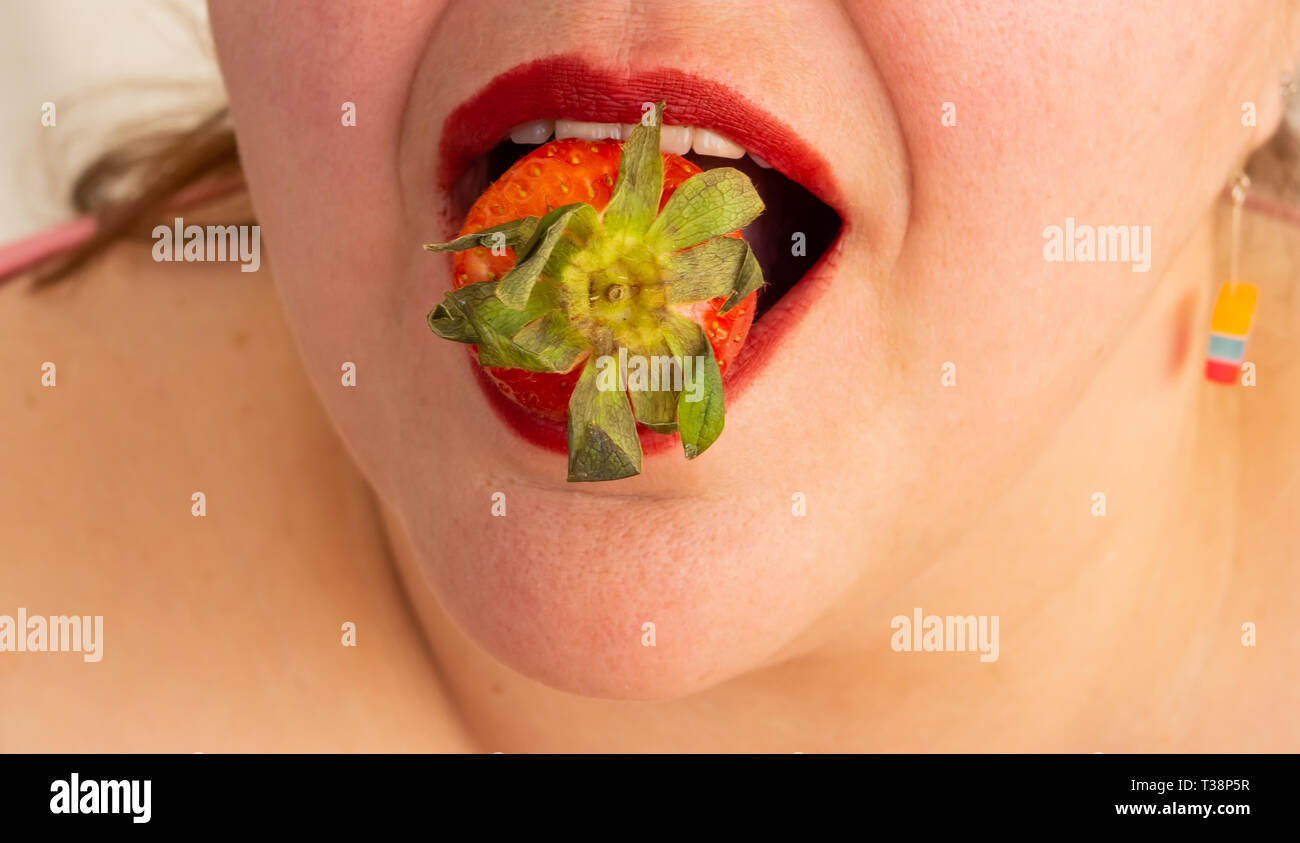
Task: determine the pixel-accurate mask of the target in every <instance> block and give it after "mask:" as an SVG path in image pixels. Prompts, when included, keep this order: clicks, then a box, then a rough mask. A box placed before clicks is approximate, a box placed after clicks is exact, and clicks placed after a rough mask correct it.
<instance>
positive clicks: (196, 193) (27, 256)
mask: <svg viewBox="0 0 1300 843" xmlns="http://www.w3.org/2000/svg"><path fill="white" fill-rule="evenodd" d="M243 185H244V178H243V176H242V175H236V176H232V177H229V178H223V179H217V180H215V181H210V182H203V183H200V184H196V185H191V186H190V187H188V188H186V189H185V190H182V191H181V192H180V193H178V194H177V195H176V198H175V199H174V200H173V201H172V202H171V203H169V204H168V206H167V207H168V208H169V209H173V210H180V209H182V208H185V207H188V206H191V205H197V204H201V203H203V202H207V201H209V200H212V199H217V198H220V197H222V196H225V195H226V194H228V193H233V192H234V191H236V190H238V189H240V188H242V187H243ZM98 227H99V223H98V221H97V220H96V219H95V218H94V217H93V216H84V217H78V218H77V219H74V220H72V221H70V222H65V223H61V224H59V225H56V226H54V227H53V228H47V229H45V230H44V231H39V232H37V233H36V234H33V235H30V236H28V237H24V238H23V239H22V240H19V241H18V242H16V243H10V244H9V245H8V246H3V247H0V284H3V283H4V282H6V281H9V280H11V279H13V278H15V277H17V276H18V275H19V274H20V273H22V272H23V271H25V270H28V269H31V268H32V267H33V266H36V265H37V264H39V263H40V262H41V261H43V260H46V259H48V258H52V257H54V256H55V255H58V254H62V253H63V252H66V251H68V250H69V249H75V248H76V247H77V246H79V245H81V244H82V243H84V242H86V241H87V240H89V239H90V238H91V237H92V236H93V235H94V234H95V230H96V229H97V228H98Z"/></svg>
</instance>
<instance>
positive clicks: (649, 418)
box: [627, 337, 681, 433]
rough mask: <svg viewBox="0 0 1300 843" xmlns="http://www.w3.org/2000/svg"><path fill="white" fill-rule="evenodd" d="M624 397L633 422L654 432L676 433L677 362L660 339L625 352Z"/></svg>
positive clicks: (678, 364) (664, 342)
mask: <svg viewBox="0 0 1300 843" xmlns="http://www.w3.org/2000/svg"><path fill="white" fill-rule="evenodd" d="M627 356H628V377H627V394H628V397H629V398H631V399H632V412H633V414H634V415H635V416H636V420H637V421H639V422H640V423H641V424H643V425H645V426H646V427H648V428H650V429H651V430H653V431H654V432H655V433H675V432H676V431H677V393H678V389H677V388H676V387H677V386H678V385H679V384H680V383H681V379H680V378H681V376H680V374H678V373H680V371H681V369H680V366H681V361H680V360H676V361H674V359H673V352H672V349H671V348H669V347H668V343H667V342H666V341H664V339H663V338H662V337H659V338H656V339H654V340H651V341H650V342H647V343H644V344H642V345H639V346H638V347H636V348H631V349H628V355H627Z"/></svg>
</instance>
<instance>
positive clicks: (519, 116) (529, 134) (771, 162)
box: [439, 56, 842, 454]
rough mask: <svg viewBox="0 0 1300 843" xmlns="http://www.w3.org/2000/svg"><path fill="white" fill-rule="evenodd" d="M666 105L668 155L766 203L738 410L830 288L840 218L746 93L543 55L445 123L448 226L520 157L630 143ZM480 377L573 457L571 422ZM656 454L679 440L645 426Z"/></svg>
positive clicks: (784, 131) (817, 174)
mask: <svg viewBox="0 0 1300 843" xmlns="http://www.w3.org/2000/svg"><path fill="white" fill-rule="evenodd" d="M661 99H663V100H667V101H668V103H669V105H668V109H667V110H666V111H665V113H664V117H663V136H662V138H661V144H660V148H661V150H663V151H665V152H672V153H676V154H679V155H683V157H685V158H686V159H687V160H688V161H691V162H692V163H694V164H695V165H697V166H699V167H700V168H701V169H704V170H709V169H712V168H715V167H731V168H735V169H738V170H740V171H741V172H743V173H744V174H745V175H746V176H747V177H748V178H749V179H750V180H751V181H752V182H753V184H754V186H755V188H756V189H757V191H758V194H759V196H760V197H762V199H763V202H764V203H765V205H766V210H765V212H764V213H763V214H762V215H761V216H760V217H759V218H758V219H756V220H755V221H754V222H753V223H751V224H750V225H749V226H747V227H746V228H745V229H744V232H743V234H744V237H745V239H746V241H748V242H749V244H750V246H751V248H752V249H753V251H754V254H755V256H756V257H757V258H758V261H759V264H760V265H761V266H762V269H763V274H764V277H765V279H766V282H767V283H766V285H765V286H764V287H763V288H762V289H760V291H759V293H758V303H757V308H756V315H755V321H754V324H753V327H752V329H751V331H750V334H749V339H748V340H747V342H746V344H745V345H744V347H743V349H742V351H741V353H740V356H739V357H738V358H737V360H736V362H735V364H734V365H733V367H732V368H730V369H729V370H728V371H727V372H726V374H725V377H724V384H725V386H726V395H727V401H728V404H729V405H730V404H732V403H733V402H734V401H735V399H736V398H737V397H738V396H739V394H740V392H741V391H742V390H743V389H744V388H745V386H746V385H747V384H748V383H749V382H751V381H752V379H753V377H754V375H755V374H756V373H757V372H758V371H759V370H761V368H762V366H763V364H764V363H765V362H766V361H767V359H768V358H769V357H770V355H771V353H772V351H773V350H774V348H775V346H776V345H777V343H778V342H779V339H780V337H781V336H782V335H784V334H785V333H787V332H788V331H789V329H790V328H791V327H793V325H794V324H795V323H796V321H797V320H798V318H799V317H800V316H802V314H803V313H804V312H806V311H807V310H808V308H809V307H810V306H811V305H812V303H813V302H814V301H815V299H816V298H817V297H819V294H820V293H821V292H822V291H824V289H825V286H826V282H827V280H828V276H829V269H830V267H829V265H828V264H829V260H830V259H831V258H832V257H833V256H834V255H835V254H836V253H837V251H838V250H837V249H836V248H835V245H836V243H837V240H838V239H839V237H840V234H841V229H842V219H841V217H840V215H839V214H838V213H837V212H836V211H835V209H834V205H835V204H836V202H837V199H838V194H837V192H836V188H835V184H834V182H833V179H832V175H831V170H830V167H829V165H828V164H827V163H826V161H825V159H824V158H822V157H821V156H820V155H819V154H818V153H817V152H816V151H815V150H813V149H812V148H811V147H810V146H809V145H808V144H807V143H806V142H805V141H803V140H802V139H801V138H799V137H798V136H797V135H796V134H795V133H794V132H793V131H792V130H790V129H789V128H788V127H786V126H785V125H784V124H783V123H781V121H779V120H777V119H776V118H774V117H772V116H771V115H769V114H768V113H766V112H764V111H762V110H761V109H759V108H757V107H756V106H753V105H752V104H750V103H749V102H748V101H747V100H745V99H744V98H743V97H741V96H740V95H738V94H737V93H735V92H733V91H731V90H729V89H727V88H726V87H724V86H722V85H720V84H718V83H716V82H712V81H709V80H705V79H702V78H699V77H695V76H692V75H690V74H686V73H684V72H682V71H678V70H673V69H660V70H653V71H649V72H645V73H639V74H636V75H633V76H627V75H618V74H611V73H609V72H606V71H602V70H600V69H598V68H595V67H593V66H591V65H589V64H587V63H586V62H585V61H583V60H582V59H579V58H576V57H572V56H561V57H553V58H547V59H540V60H537V61H534V62H530V63H528V64H524V65H521V66H519V67H516V68H514V69H512V70H510V71H507V72H506V73H503V74H501V75H500V76H498V77H496V78H495V79H494V80H493V81H492V82H490V83H489V84H488V85H487V86H486V87H485V88H484V89H483V90H482V91H480V92H479V93H478V94H476V95H475V96H473V97H472V98H470V99H469V100H468V101H466V102H464V103H462V104H461V105H460V106H459V107H457V108H456V109H455V110H454V111H453V112H452V113H451V114H450V116H449V117H448V118H447V120H446V122H445V124H444V127H443V135H442V144H441V148H440V160H439V179H440V182H441V185H440V186H441V187H442V188H443V189H444V190H445V191H447V192H448V194H449V195H450V197H451V202H450V203H449V206H448V207H449V218H448V219H447V220H446V224H447V226H448V228H449V229H450V230H455V229H456V228H458V227H459V226H460V224H461V221H462V220H463V219H464V218H465V215H466V213H467V212H468V210H469V208H470V207H471V205H472V204H473V203H474V201H475V198H476V197H477V196H479V194H481V193H482V192H483V191H484V190H485V189H486V188H487V187H488V185H490V184H491V183H492V182H493V181H495V180H496V179H497V178H498V177H499V176H501V175H502V174H503V173H504V172H505V171H506V170H507V169H509V168H510V167H511V165H513V164H514V163H515V162H516V161H518V160H519V159H520V158H521V157H522V156H524V155H525V154H527V153H528V152H529V151H530V150H532V149H534V148H536V147H537V146H538V145H539V144H543V143H545V142H547V141H548V140H550V139H552V138H557V137H558V138H564V137H578V138H583V139H589V140H601V139H608V138H614V139H620V140H626V139H627V137H628V135H629V134H630V132H631V129H632V127H633V125H635V124H636V123H637V122H638V121H639V120H640V119H641V116H642V113H643V111H642V109H643V104H644V103H653V102H655V101H657V100H661ZM473 368H474V369H475V371H476V373H477V374H478V377H479V381H480V384H481V385H482V386H483V388H484V391H485V393H486V395H487V396H488V398H489V400H490V402H491V404H492V406H493V408H494V409H495V410H496V411H497V414H498V415H499V416H500V417H501V418H502V420H503V421H505V422H506V423H507V424H508V425H509V426H510V427H511V428H512V429H513V430H514V431H515V432H516V433H518V434H520V435H521V436H523V437H524V438H525V439H527V440H529V441H531V442H532V443H534V444H536V445H540V446H542V447H544V448H546V449H548V450H553V451H557V452H561V453H562V452H564V451H565V449H566V432H565V425H564V423H563V422H554V421H551V420H548V419H544V418H540V417H537V416H536V415H534V414H533V413H530V412H528V411H526V410H524V409H523V408H522V407H519V406H518V405H517V404H515V403H514V402H512V401H510V400H509V399H507V398H506V397H505V396H504V395H502V394H501V393H500V391H499V390H498V389H497V388H496V387H495V386H494V385H493V384H492V383H491V381H489V380H488V378H487V377H486V375H485V374H484V372H483V371H482V369H481V368H480V367H478V366H474V367H473ZM640 437H641V440H642V448H643V450H644V451H645V453H646V454H651V453H657V452H660V451H663V450H665V449H667V448H669V447H671V446H672V445H673V442H674V439H675V437H674V436H673V435H665V434H656V433H653V432H651V431H649V430H645V429H642V430H641V431H640Z"/></svg>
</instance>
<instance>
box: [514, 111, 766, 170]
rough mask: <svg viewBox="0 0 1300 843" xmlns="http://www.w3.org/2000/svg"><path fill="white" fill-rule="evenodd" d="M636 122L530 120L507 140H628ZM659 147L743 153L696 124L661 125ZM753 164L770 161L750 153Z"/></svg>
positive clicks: (717, 153)
mask: <svg viewBox="0 0 1300 843" xmlns="http://www.w3.org/2000/svg"><path fill="white" fill-rule="evenodd" d="M637 125H638V124H636V123H588V122H584V121H581V120H533V121H531V122H529V123H522V124H520V125H518V126H515V127H514V128H513V129H511V130H510V140H512V141H514V142H515V143H521V144H539V143H546V141H547V140H548V139H549V138H550V137H551V135H552V134H554V135H555V137H556V139H557V140H558V139H560V138H582V139H583V140H593V141H594V140H607V139H612V140H628V139H629V138H631V137H632V130H633V129H635V128H636V127H637ZM659 149H660V150H662V151H663V152H670V153H672V154H673V155H685V154H686V153H688V152H690V151H691V150H692V149H694V150H695V152H696V153H697V154H699V155H712V156H716V157H718V158H740V157H742V156H744V155H745V148H744V147H743V146H741V145H740V144H738V143H736V142H735V141H732V140H728V139H727V138H724V137H723V136H722V135H720V134H718V133H717V132H714V131H711V130H709V129H701V128H699V127H698V126H661V127H660V129H659ZM749 157H750V158H753V159H754V163H755V164H757V165H758V166H760V167H763V168H768V169H770V168H771V166H772V165H771V164H769V163H767V162H766V161H764V160H763V159H762V158H759V157H758V156H757V155H755V154H754V153H752V152H751V153H749Z"/></svg>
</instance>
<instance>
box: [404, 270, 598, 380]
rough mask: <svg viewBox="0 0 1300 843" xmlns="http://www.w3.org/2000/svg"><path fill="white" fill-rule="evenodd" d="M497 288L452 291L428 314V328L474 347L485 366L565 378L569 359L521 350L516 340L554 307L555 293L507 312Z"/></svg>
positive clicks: (543, 290)
mask: <svg viewBox="0 0 1300 843" xmlns="http://www.w3.org/2000/svg"><path fill="white" fill-rule="evenodd" d="M496 286H497V285H496V283H495V282H492V281H480V282H479V283H477V284H470V285H469V286H467V287H462V288H460V289H459V290H450V291H448V293H447V295H446V297H445V299H444V300H443V303H442V304H440V305H438V306H437V307H435V308H434V309H433V310H432V311H431V312H430V313H429V328H430V329H432V331H433V332H434V333H435V334H437V335H438V336H440V337H444V338H446V339H449V340H455V341H456V342H463V343H470V344H472V345H477V346H478V348H479V362H480V363H482V364H483V365H484V366H500V367H502V368H507V369H527V370H528V371H530V372H564V371H568V369H569V368H570V367H571V366H572V359H570V360H569V363H568V365H564V355H562V354H560V353H558V352H555V351H549V352H548V351H547V350H546V349H545V348H543V349H541V353H539V352H536V351H532V350H530V349H528V348H524V347H522V346H520V345H518V344H516V343H515V342H514V341H513V340H512V339H511V337H513V336H514V335H515V334H517V333H520V331H521V330H522V329H523V328H524V326H525V325H527V324H528V323H529V322H531V321H533V320H534V319H537V318H538V317H540V316H542V314H544V313H546V312H547V311H549V310H551V309H552V308H554V307H555V291H554V288H552V287H550V286H549V285H545V286H538V287H536V288H535V290H536V295H534V296H533V297H532V298H531V299H530V300H529V302H528V306H527V307H526V308H525V309H523V310H515V309H514V308H511V307H507V306H506V305H505V304H503V303H502V302H501V301H500V300H498V299H497V297H496V294H495V292H496V291H495V288H496Z"/></svg>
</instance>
